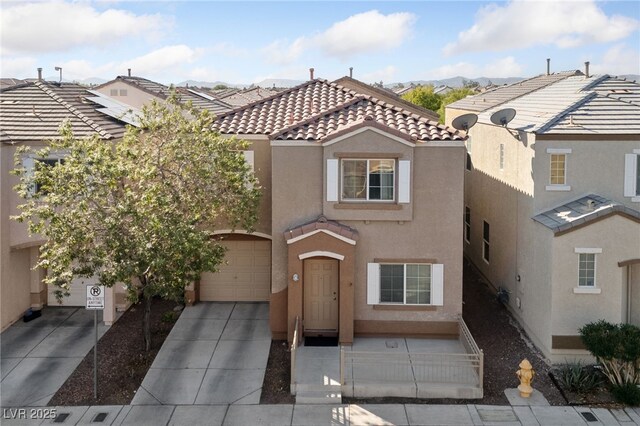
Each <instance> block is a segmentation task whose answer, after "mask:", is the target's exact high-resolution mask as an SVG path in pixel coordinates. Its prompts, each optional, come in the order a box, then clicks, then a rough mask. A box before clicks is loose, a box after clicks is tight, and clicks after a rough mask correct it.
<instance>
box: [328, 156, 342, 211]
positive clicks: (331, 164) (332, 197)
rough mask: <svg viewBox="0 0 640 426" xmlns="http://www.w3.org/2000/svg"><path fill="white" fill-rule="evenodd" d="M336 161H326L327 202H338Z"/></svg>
mask: <svg viewBox="0 0 640 426" xmlns="http://www.w3.org/2000/svg"><path fill="white" fill-rule="evenodd" d="M338 179H339V176H338V160H334V159H329V160H327V176H326V183H327V201H338Z"/></svg>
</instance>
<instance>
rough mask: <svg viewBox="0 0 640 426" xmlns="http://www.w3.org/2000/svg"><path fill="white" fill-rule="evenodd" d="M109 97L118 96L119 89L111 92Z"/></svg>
mask: <svg viewBox="0 0 640 426" xmlns="http://www.w3.org/2000/svg"><path fill="white" fill-rule="evenodd" d="M109 96H118V89H111V90H109Z"/></svg>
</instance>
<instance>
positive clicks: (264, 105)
mask: <svg viewBox="0 0 640 426" xmlns="http://www.w3.org/2000/svg"><path fill="white" fill-rule="evenodd" d="M365 119H371V120H372V121H374V122H375V123H377V124H378V125H382V126H386V127H388V128H390V129H391V130H392V131H398V132H401V133H403V134H404V135H406V136H407V137H408V138H411V139H414V140H415V139H418V140H422V141H427V140H462V139H464V137H465V136H464V133H461V132H458V131H456V130H454V129H450V128H447V127H445V126H441V125H439V124H438V123H437V122H435V121H432V120H429V119H428V118H426V117H424V116H421V115H418V114H415V113H412V112H411V111H407V110H406V109H404V108H402V107H401V106H398V105H396V104H391V103H388V102H384V101H381V100H379V99H377V98H374V97H372V96H368V95H363V94H359V93H357V92H356V91H354V90H350V89H347V88H345V87H343V86H341V85H338V84H336V83H331V82H328V81H326V80H311V81H309V82H307V83H304V84H301V85H299V86H297V87H294V88H292V89H289V90H286V91H284V92H281V93H278V94H276V95H273V96H271V97H269V98H267V99H264V100H262V101H258V102H255V103H253V104H249V105H247V106H245V107H243V108H239V109H236V110H234V111H232V112H230V113H227V114H223V115H221V116H219V118H218V120H217V122H216V123H214V127H216V128H217V129H218V130H219V131H220V132H221V133H235V134H266V135H271V137H272V138H274V139H280V140H305V141H310V140H316V141H320V140H323V139H325V138H327V137H328V136H330V135H331V134H332V133H335V132H337V131H341V130H343V129H344V127H345V126H349V125H353V124H355V123H357V122H360V121H362V120H365Z"/></svg>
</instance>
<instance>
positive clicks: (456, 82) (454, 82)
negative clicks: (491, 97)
mask: <svg viewBox="0 0 640 426" xmlns="http://www.w3.org/2000/svg"><path fill="white" fill-rule="evenodd" d="M524 79H525V77H507V78H491V77H476V78H469V77H462V76H457V77H451V78H445V79H442V80H413V81H407V82H405V83H391V84H385V87H395V86H398V85H399V84H402V85H404V86H405V87H406V86H411V85H412V84H414V85H416V86H425V85H428V84H432V85H434V86H435V87H438V86H449V87H462V86H463V85H464V82H465V81H476V82H478V83H479V84H480V86H488V85H489V84H495V85H498V86H501V85H503V84H512V83H517V82H518V81H522V80H524Z"/></svg>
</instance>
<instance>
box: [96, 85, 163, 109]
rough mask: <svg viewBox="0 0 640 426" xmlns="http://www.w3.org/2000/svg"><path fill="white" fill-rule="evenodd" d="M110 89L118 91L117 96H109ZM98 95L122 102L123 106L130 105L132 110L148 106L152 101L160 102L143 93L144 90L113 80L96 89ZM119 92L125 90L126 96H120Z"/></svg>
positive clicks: (152, 96)
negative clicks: (101, 94)
mask: <svg viewBox="0 0 640 426" xmlns="http://www.w3.org/2000/svg"><path fill="white" fill-rule="evenodd" d="M111 89H115V90H117V91H118V95H117V96H113V95H111ZM94 90H97V91H98V92H100V93H103V94H105V95H107V96H110V97H112V98H113V99H115V100H117V101H119V102H122V103H123V104H127V105H131V106H132V107H134V108H138V109H142V107H143V106H144V105H147V104H149V102H151V101H152V100H154V99H155V100H160V98H159V97H156V96H154V95H152V94H151V93H149V92H145V91H144V90H140V89H138V88H136V87H134V86H132V85H130V84H127V83H124V82H122V81H118V80H113V81H111V82H109V83H107V84H105V85H104V86H101V87H99V88H97V89H94ZM120 90H126V91H127V94H126V95H125V96H120Z"/></svg>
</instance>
